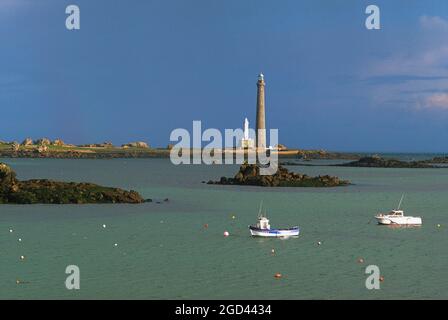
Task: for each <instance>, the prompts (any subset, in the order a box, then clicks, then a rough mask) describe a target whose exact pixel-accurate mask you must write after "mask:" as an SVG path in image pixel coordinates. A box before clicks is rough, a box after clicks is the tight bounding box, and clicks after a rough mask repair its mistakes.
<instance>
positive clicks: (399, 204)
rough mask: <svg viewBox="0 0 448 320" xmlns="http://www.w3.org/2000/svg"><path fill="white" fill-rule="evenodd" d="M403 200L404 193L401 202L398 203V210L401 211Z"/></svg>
mask: <svg viewBox="0 0 448 320" xmlns="http://www.w3.org/2000/svg"><path fill="white" fill-rule="evenodd" d="M403 198H404V193H403V194H402V195H401V199H400V202H399V203H398V208H397V210H400V207H401V203H402V202H403Z"/></svg>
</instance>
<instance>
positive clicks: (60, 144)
mask: <svg viewBox="0 0 448 320" xmlns="http://www.w3.org/2000/svg"><path fill="white" fill-rule="evenodd" d="M51 144H52V145H53V146H56V147H63V146H65V143H64V141H63V140H61V139H56V140H54V141H53V142H52V143H51Z"/></svg>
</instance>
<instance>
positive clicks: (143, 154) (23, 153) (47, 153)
mask: <svg viewBox="0 0 448 320" xmlns="http://www.w3.org/2000/svg"><path fill="white" fill-rule="evenodd" d="M170 152H171V150H170V149H168V148H158V149H152V148H120V147H52V146H48V147H47V148H45V149H44V150H42V149H38V147H20V148H18V149H17V150H14V149H12V148H11V147H9V146H8V147H5V146H4V147H3V148H2V147H1V146H0V158H50V159H120V158H125V159H126V158H130V159H132V158H169V157H170ZM200 152H202V151H201V150H190V154H191V155H193V154H198V153H200ZM218 152H219V153H221V155H222V156H223V157H224V156H225V155H226V154H229V153H233V156H234V157H236V156H237V155H241V154H247V151H244V150H241V149H235V150H224V151H217V152H216V153H217V154H218ZM272 152H275V153H277V155H278V157H279V158H280V159H297V160H303V161H310V160H318V159H326V160H357V159H359V158H361V156H360V155H358V154H354V153H345V152H328V151H324V150H299V149H292V150H289V149H288V150H282V151H272Z"/></svg>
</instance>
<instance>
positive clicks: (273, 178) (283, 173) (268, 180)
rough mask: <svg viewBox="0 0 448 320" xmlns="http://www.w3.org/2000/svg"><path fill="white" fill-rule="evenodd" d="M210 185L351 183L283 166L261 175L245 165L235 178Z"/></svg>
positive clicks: (255, 167) (311, 185) (251, 166)
mask: <svg viewBox="0 0 448 320" xmlns="http://www.w3.org/2000/svg"><path fill="white" fill-rule="evenodd" d="M208 184H223V185H248V186H261V187H336V186H345V185H349V184H350V182H348V181H346V180H341V179H339V178H338V177H332V176H328V175H325V176H317V177H310V176H307V175H306V174H300V173H295V172H290V171H288V169H286V168H284V167H282V166H279V167H278V170H277V172H276V173H275V174H273V175H260V167H259V166H258V165H255V164H243V165H242V166H241V167H240V170H239V171H238V173H237V174H236V175H235V177H233V178H226V177H221V179H220V180H219V181H209V182H208Z"/></svg>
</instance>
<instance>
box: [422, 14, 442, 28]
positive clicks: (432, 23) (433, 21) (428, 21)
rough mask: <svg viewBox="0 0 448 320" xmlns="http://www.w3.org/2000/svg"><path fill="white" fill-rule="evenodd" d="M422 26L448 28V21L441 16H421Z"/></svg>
mask: <svg viewBox="0 0 448 320" xmlns="http://www.w3.org/2000/svg"><path fill="white" fill-rule="evenodd" d="M420 26H421V27H422V28H424V29H427V30H439V31H440V30H448V21H447V20H445V19H443V18H441V17H439V16H432V17H431V16H421V17H420Z"/></svg>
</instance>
